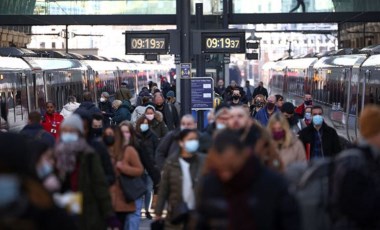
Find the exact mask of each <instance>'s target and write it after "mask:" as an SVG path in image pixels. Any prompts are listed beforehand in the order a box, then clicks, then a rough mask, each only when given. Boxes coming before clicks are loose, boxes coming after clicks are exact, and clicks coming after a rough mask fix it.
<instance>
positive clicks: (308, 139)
mask: <svg viewBox="0 0 380 230" xmlns="http://www.w3.org/2000/svg"><path fill="white" fill-rule="evenodd" d="M321 130H322V147H323V154H324V156H325V157H328V156H335V155H337V154H338V153H339V152H340V151H342V147H341V146H340V142H339V136H338V134H337V132H336V131H335V129H333V128H331V127H330V126H328V125H327V124H326V123H325V122H323V124H322V127H321ZM315 131H316V129H315V128H314V126H313V124H311V125H309V126H307V127H306V128H304V129H302V130H301V131H299V133H298V137H299V139H300V140H301V141H302V143H303V144H304V146H305V149H307V144H310V157H312V154H313V149H314V145H315V136H314V135H315Z"/></svg>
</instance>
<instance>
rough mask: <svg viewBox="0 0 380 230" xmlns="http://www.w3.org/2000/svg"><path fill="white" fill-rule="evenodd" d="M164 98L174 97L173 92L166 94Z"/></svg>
mask: <svg viewBox="0 0 380 230" xmlns="http://www.w3.org/2000/svg"><path fill="white" fill-rule="evenodd" d="M166 97H174V92H173V91H171V90H170V91H169V92H168V93H167V94H166Z"/></svg>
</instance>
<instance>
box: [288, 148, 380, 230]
mask: <svg viewBox="0 0 380 230" xmlns="http://www.w3.org/2000/svg"><path fill="white" fill-rule="evenodd" d="M352 149H358V150H359V151H356V152H353V153H352V154H348V155H345V156H344V157H337V159H333V158H324V159H319V160H316V161H315V162H313V163H312V164H311V165H310V166H309V167H308V168H307V169H306V171H305V172H304V173H303V175H302V177H301V179H300V181H299V183H298V185H297V188H296V192H295V195H296V198H297V200H298V202H299V205H300V209H301V213H302V223H303V229H305V230H324V229H331V228H332V225H333V222H334V221H335V220H337V218H339V216H340V215H341V214H338V213H339V211H338V210H339V209H341V207H338V206H337V205H339V202H337V201H336V200H334V199H335V198H333V197H337V198H339V197H340V195H339V193H340V191H339V190H335V189H334V190H333V185H334V183H339V182H338V181H334V178H335V176H334V175H335V173H336V166H337V165H338V164H339V162H340V161H341V160H344V159H345V158H346V157H352V156H355V155H356V156H357V155H358V154H360V155H361V156H360V157H363V156H364V157H365V160H366V164H367V165H368V168H369V170H370V176H371V177H374V178H377V176H376V175H380V166H379V165H377V164H376V163H375V159H374V157H373V154H372V152H371V149H370V148H369V147H361V146H354V147H352ZM372 175H373V176H372ZM378 181H380V179H378ZM377 185H378V187H379V188H378V189H379V190H380V182H379V183H377ZM334 188H335V187H334ZM357 212H359V211H357ZM356 215H357V216H358V217H356ZM360 216H361V213H355V210H353V211H352V216H351V217H350V218H351V219H360ZM367 222H368V220H367Z"/></svg>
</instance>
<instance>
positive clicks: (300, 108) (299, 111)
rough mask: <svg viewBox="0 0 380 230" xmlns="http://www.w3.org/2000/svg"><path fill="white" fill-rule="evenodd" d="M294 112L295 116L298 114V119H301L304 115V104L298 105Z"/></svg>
mask: <svg viewBox="0 0 380 230" xmlns="http://www.w3.org/2000/svg"><path fill="white" fill-rule="evenodd" d="M294 112H295V113H296V114H298V115H299V116H300V117H303V116H304V114H305V103H302V104H301V105H299V106H298V107H297V108H296V109H295V110H294Z"/></svg>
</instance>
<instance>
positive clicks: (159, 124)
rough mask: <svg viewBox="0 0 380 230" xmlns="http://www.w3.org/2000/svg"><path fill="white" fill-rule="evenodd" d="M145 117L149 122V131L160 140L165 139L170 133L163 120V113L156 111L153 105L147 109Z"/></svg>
mask: <svg viewBox="0 0 380 230" xmlns="http://www.w3.org/2000/svg"><path fill="white" fill-rule="evenodd" d="M145 117H146V119H147V120H148V126H149V129H150V130H151V131H152V132H153V133H154V134H155V135H156V136H157V137H158V139H161V138H163V137H164V136H165V135H166V134H167V133H168V132H169V130H168V127H167V126H166V124H165V122H164V120H163V116H162V113H161V112H159V111H156V109H155V108H154V107H153V106H152V105H148V106H147V107H146V109H145ZM136 127H137V126H136Z"/></svg>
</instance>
